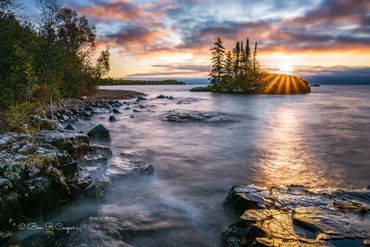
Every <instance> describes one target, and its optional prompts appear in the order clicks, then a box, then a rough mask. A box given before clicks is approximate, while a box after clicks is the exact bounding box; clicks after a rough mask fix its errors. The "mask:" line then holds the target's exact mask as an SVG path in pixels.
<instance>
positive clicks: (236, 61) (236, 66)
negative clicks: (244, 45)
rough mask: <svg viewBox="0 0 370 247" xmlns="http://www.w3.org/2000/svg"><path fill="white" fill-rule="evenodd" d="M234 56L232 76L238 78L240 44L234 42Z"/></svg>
mask: <svg viewBox="0 0 370 247" xmlns="http://www.w3.org/2000/svg"><path fill="white" fill-rule="evenodd" d="M233 53H234V54H233V55H234V76H235V77H236V78H237V77H238V76H239V69H240V43H239V41H238V42H236V45H235V48H234V50H233Z"/></svg>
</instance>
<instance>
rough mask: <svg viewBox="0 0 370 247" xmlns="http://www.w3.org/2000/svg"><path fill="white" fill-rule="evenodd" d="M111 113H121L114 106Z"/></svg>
mask: <svg viewBox="0 0 370 247" xmlns="http://www.w3.org/2000/svg"><path fill="white" fill-rule="evenodd" d="M113 113H114V114H121V112H120V111H119V110H118V109H117V108H114V109H113Z"/></svg>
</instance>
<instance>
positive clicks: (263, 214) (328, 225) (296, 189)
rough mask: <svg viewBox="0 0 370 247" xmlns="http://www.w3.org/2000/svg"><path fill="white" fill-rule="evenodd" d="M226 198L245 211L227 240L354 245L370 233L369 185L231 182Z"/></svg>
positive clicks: (230, 242) (248, 243)
mask: <svg viewBox="0 0 370 247" xmlns="http://www.w3.org/2000/svg"><path fill="white" fill-rule="evenodd" d="M225 204H226V205H228V206H230V207H231V208H233V209H235V210H236V211H237V212H238V213H241V214H242V216H241V217H240V218H239V220H238V221H237V222H236V223H234V224H232V225H231V226H230V227H229V229H228V230H227V231H226V232H225V233H224V234H223V235H224V246H233V247H234V246H252V245H253V246H332V244H334V242H335V244H334V245H336V244H342V245H343V244H347V245H354V246H355V245H356V243H363V242H364V241H365V240H366V239H369V236H370V228H369V227H368V226H369V225H370V215H369V214H368V210H369V208H370V191H368V190H344V189H310V188H305V187H302V186H288V187H274V188H270V189H267V188H261V187H257V186H254V185H248V186H233V187H232V189H231V191H230V193H229V195H228V197H227V199H226V200H225ZM347 241H349V242H347ZM351 241H352V242H351ZM338 246H339V245H338Z"/></svg>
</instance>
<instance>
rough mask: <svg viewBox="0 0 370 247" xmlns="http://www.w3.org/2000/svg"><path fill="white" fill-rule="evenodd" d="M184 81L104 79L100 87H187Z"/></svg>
mask: <svg viewBox="0 0 370 247" xmlns="http://www.w3.org/2000/svg"><path fill="white" fill-rule="evenodd" d="M185 84H186V83H185V82H183V81H179V80H176V79H169V80H127V79H112V78H108V79H102V80H100V82H99V86H126V85H128V86H130V85H185Z"/></svg>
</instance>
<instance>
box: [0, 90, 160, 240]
mask: <svg viewBox="0 0 370 247" xmlns="http://www.w3.org/2000/svg"><path fill="white" fill-rule="evenodd" d="M104 93H105V94H106V93H107V92H104ZM142 95H144V94H142V93H138V92H125V91H118V93H114V94H112V97H114V98H119V99H127V98H133V97H137V96H140V97H142ZM112 97H107V98H108V99H102V98H101V95H100V96H97V97H90V98H87V99H84V100H82V99H68V100H61V101H58V102H55V103H54V104H53V105H52V107H50V108H49V109H47V111H46V113H45V115H43V116H38V115H37V116H32V117H33V118H34V119H35V120H37V123H38V127H39V129H40V131H39V132H38V133H37V134H35V135H29V134H23V133H14V132H6V133H4V134H2V135H0V244H2V243H5V242H6V241H7V240H9V239H11V238H12V237H13V236H14V234H15V233H16V232H17V231H18V230H19V225H20V224H24V223H27V222H30V220H31V219H32V218H34V217H37V216H38V215H40V214H44V213H45V212H48V211H51V210H53V209H55V208H56V207H58V206H60V205H63V204H66V203H67V202H70V201H72V200H74V199H77V198H81V197H82V198H86V199H93V200H99V198H101V197H102V196H103V195H104V191H105V189H106V188H107V187H108V186H109V185H110V183H111V180H112V179H115V178H117V177H127V176H131V175H133V176H136V175H150V174H152V173H153V167H152V166H151V165H150V164H147V163H146V162H145V161H140V160H131V159H130V158H127V157H122V159H123V161H122V162H119V163H118V164H115V165H114V166H113V165H112V166H110V167H107V163H108V160H109V159H110V158H111V156H112V151H111V150H110V148H109V147H108V146H102V145H96V144H91V142H90V141H91V140H93V139H101V140H102V141H106V140H107V139H109V137H110V136H109V135H110V134H109V130H107V129H105V128H104V126H102V125H98V126H96V127H95V128H93V129H92V130H90V131H89V132H88V133H87V134H84V133H82V132H79V131H77V130H76V129H75V127H74V126H73V124H71V123H73V122H75V121H79V120H90V119H91V117H92V116H93V115H97V114H102V113H111V114H115V113H119V110H118V108H119V107H121V106H122V105H124V103H125V102H120V101H118V100H111V98H112ZM137 104H138V103H137ZM67 123H70V124H67ZM97 167H100V169H97Z"/></svg>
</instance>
